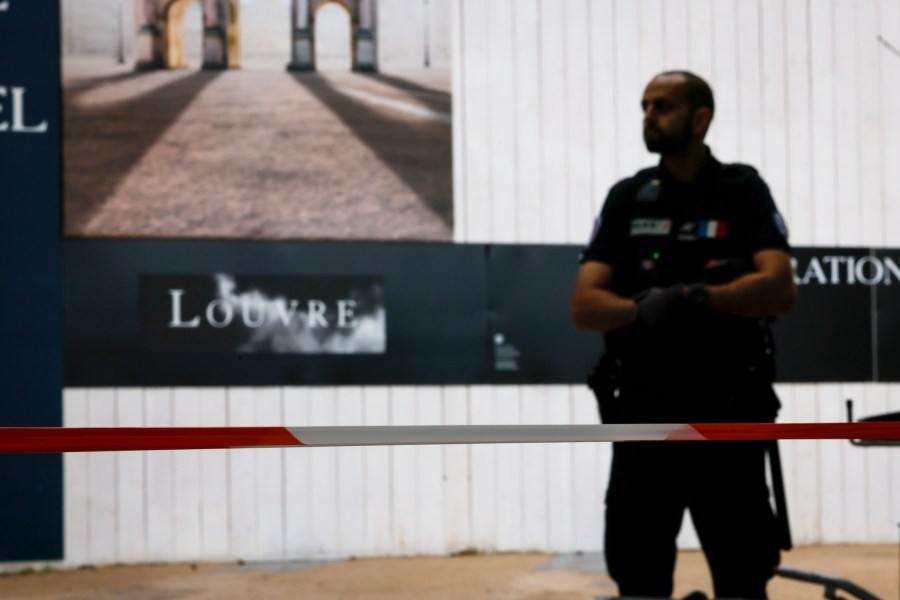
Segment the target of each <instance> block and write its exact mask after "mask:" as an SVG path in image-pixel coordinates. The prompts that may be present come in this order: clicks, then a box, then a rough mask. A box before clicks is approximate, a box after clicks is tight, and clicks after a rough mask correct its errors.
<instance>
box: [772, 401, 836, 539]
mask: <svg viewBox="0 0 900 600" xmlns="http://www.w3.org/2000/svg"><path fill="white" fill-rule="evenodd" d="M792 392H793V394H792V396H791V397H790V398H787V399H785V401H784V402H790V404H789V405H788V406H787V408H789V409H790V410H791V411H792V414H791V421H792V422H797V423H817V422H819V420H820V419H819V404H820V397H819V395H818V386H815V385H797V386H792ZM785 412H787V411H785ZM782 421H787V419H786V418H785V419H782ZM784 446H787V447H789V448H793V452H792V453H791V455H792V456H793V458H794V460H793V465H792V467H791V470H788V468H787V467H785V469H784V474H785V475H784V476H785V479H786V481H785V484H786V486H787V489H788V490H789V491H788V493H789V494H790V495H789V496H788V514H789V516H790V521H791V530H792V532H793V534H794V543H795V544H810V543H817V542H820V541H821V539H822V538H821V522H822V518H823V517H822V515H823V514H824V513H823V507H822V503H821V493H822V480H821V473H822V472H823V471H827V468H823V467H822V466H821V465H820V463H821V459H820V452H819V449H820V442H816V441H806V440H801V441H796V442H788V443H786V444H784ZM790 490H793V494H791V492H790Z"/></svg>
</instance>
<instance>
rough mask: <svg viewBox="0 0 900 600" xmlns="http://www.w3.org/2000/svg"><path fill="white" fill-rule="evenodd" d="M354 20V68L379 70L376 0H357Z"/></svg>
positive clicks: (357, 69) (370, 70)
mask: <svg viewBox="0 0 900 600" xmlns="http://www.w3.org/2000/svg"><path fill="white" fill-rule="evenodd" d="M352 22H353V70H354V71H368V72H374V71H377V70H378V52H377V51H378V47H377V46H376V45H375V0H357V2H356V11H355V18H354V19H353V20H352Z"/></svg>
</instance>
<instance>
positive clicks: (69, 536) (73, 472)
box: [63, 388, 90, 565]
mask: <svg viewBox="0 0 900 600" xmlns="http://www.w3.org/2000/svg"><path fill="white" fill-rule="evenodd" d="M87 404H88V390H85V389H83V388H77V389H67V390H65V391H64V393H63V423H64V424H65V426H66V427H87V426H88V407H87ZM89 457H90V454H86V453H81V452H69V453H66V454H64V455H63V468H64V469H65V478H64V481H65V493H64V495H63V501H64V503H65V542H64V543H65V553H66V561H67V562H68V563H70V564H74V565H83V564H87V563H88V562H90V553H89V552H88V542H89V540H90V486H89V481H90V474H89V471H88V459H89Z"/></svg>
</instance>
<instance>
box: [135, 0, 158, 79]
mask: <svg viewBox="0 0 900 600" xmlns="http://www.w3.org/2000/svg"><path fill="white" fill-rule="evenodd" d="M135 20H136V21H137V23H138V30H137V36H136V37H135V42H134V55H135V62H134V68H135V69H136V70H138V71H149V70H152V69H163V68H165V66H166V61H165V50H164V42H165V40H164V38H165V36H164V33H165V32H164V29H165V23H164V21H163V19H162V18H161V17H160V11H158V10H157V7H156V2H155V0H137V2H135Z"/></svg>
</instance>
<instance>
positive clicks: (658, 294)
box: [633, 283, 709, 329]
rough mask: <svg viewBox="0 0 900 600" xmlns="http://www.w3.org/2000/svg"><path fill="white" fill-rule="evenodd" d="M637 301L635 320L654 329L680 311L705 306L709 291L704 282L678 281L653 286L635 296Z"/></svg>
mask: <svg viewBox="0 0 900 600" xmlns="http://www.w3.org/2000/svg"><path fill="white" fill-rule="evenodd" d="M633 300H634V301H635V303H637V316H636V318H635V322H636V323H637V324H638V325H641V326H643V327H645V328H647V329H652V328H654V327H656V326H658V325H659V324H660V323H663V322H665V321H667V320H669V319H670V318H671V317H672V316H674V315H676V314H678V313H679V312H683V311H687V310H696V309H699V308H703V307H705V306H706V305H707V304H708V302H709V292H708V291H707V290H706V286H704V285H703V284H699V283H697V284H692V285H687V284H684V283H676V284H674V285H670V286H668V287H651V288H648V289H646V290H644V291H643V292H641V293H639V294H637V295H636V296H634V298H633Z"/></svg>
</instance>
